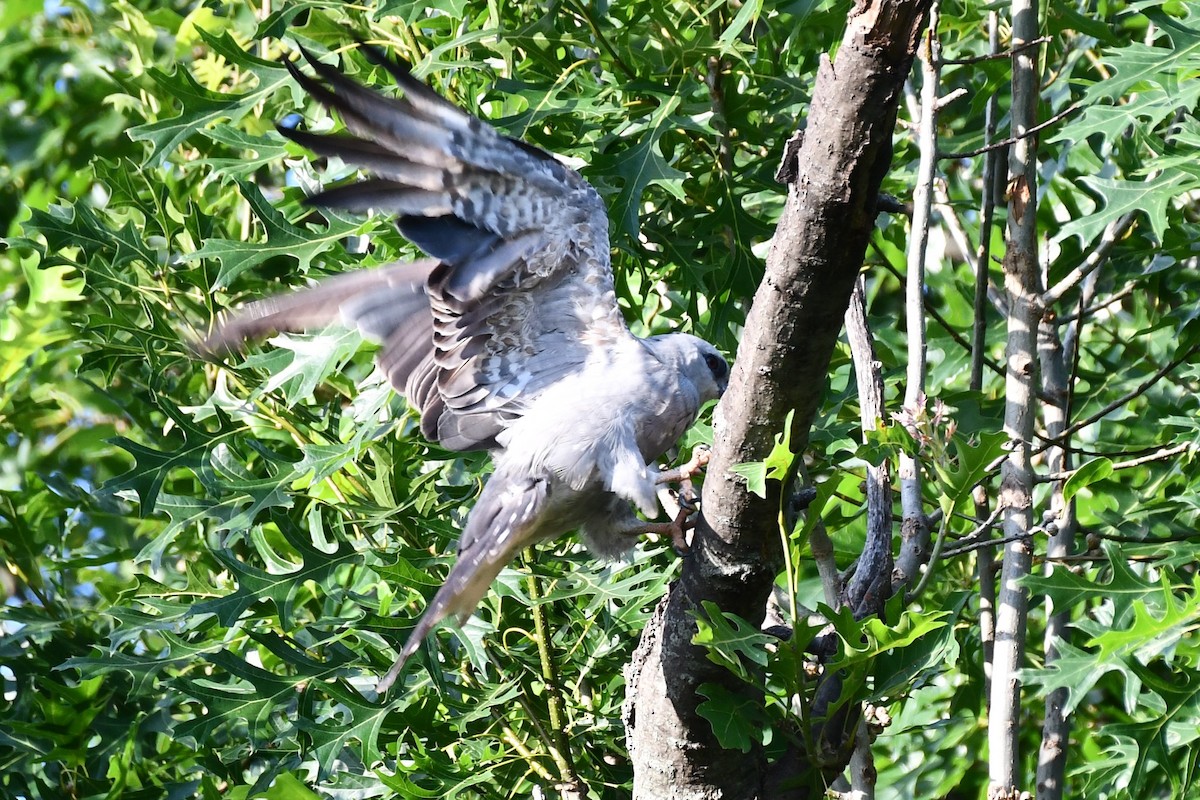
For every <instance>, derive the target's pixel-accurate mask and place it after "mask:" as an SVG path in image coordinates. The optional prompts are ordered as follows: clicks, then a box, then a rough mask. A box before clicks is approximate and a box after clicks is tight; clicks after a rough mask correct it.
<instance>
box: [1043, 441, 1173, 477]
mask: <svg viewBox="0 0 1200 800" xmlns="http://www.w3.org/2000/svg"><path fill="white" fill-rule="evenodd" d="M1192 446H1193V445H1192V443H1191V442H1184V443H1183V444H1177V445H1175V446H1174V447H1164V448H1163V449H1161V450H1155V451H1154V452H1153V453H1150V454H1148V455H1144V456H1142V457H1140V458H1131V459H1129V460H1128V461H1117V462H1116V463H1114V464H1113V465H1112V468H1113V471H1114V472H1117V471H1119V470H1123V469H1132V468H1133V467H1141V466H1144V465H1146V464H1152V463H1154V462H1155V461H1166V460H1167V459H1168V458H1174V457H1175V456H1177V455H1181V454H1183V453H1186V452H1187V451H1188V450H1190V449H1191V448H1192ZM1077 472H1079V470H1078V469H1069V470H1064V471H1062V472H1051V473H1049V474H1047V475H1041V476H1039V477H1038V482H1039V483H1053V482H1054V481H1065V480H1068V479H1070V477H1071V476H1072V475H1074V474H1075V473H1077Z"/></svg>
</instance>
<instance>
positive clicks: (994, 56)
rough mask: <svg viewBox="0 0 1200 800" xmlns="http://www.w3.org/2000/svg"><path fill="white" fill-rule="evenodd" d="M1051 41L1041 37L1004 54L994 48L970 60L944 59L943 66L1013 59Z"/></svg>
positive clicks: (1005, 51)
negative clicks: (1018, 54)
mask: <svg viewBox="0 0 1200 800" xmlns="http://www.w3.org/2000/svg"><path fill="white" fill-rule="evenodd" d="M1050 41H1053V40H1052V39H1051V38H1050V37H1049V36H1039V37H1038V38H1036V39H1034V40H1033V41H1032V42H1025V43H1024V44H1021V45H1017V46H1015V47H1013V48H1012V49H1011V50H1004V51H1003V52H1000V51H997V50H996V48H995V47H993V48H992V52H990V53H988V54H987V55H982V56H971V57H970V58H946V59H942V66H943V67H949V66H961V65H964V64H978V63H980V62H981V61H999V60H1000V59H1002V58H1012V56H1013V54H1014V53H1019V52H1021V51H1022V50H1025V49H1026V48H1029V47H1039V46H1041V45H1043V44H1046V43H1047V42H1050Z"/></svg>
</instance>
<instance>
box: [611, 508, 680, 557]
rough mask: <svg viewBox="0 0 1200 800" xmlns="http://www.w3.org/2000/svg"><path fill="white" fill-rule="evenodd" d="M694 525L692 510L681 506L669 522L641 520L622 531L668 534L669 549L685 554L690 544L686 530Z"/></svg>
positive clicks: (631, 534) (627, 534)
mask: <svg viewBox="0 0 1200 800" xmlns="http://www.w3.org/2000/svg"><path fill="white" fill-rule="evenodd" d="M694 527H696V518H695V517H693V516H692V512H691V511H689V510H688V509H686V508H681V509H680V510H679V513H678V514H676V515H675V519H673V520H671V521H670V522H643V523H642V524H640V525H636V526H634V527H632V528H630V529H628V530H625V531H622V533H623V534H625V535H626V536H642V535H644V534H647V533H652V534H654V535H655V536H669V537H670V538H671V549H673V550H674V551H675V553H676V554H677V555H680V556H686V555H687V554H688V550H690V549H691V548H690V546H689V545H688V541H687V532H688V531H690V530H691V529H692V528H694Z"/></svg>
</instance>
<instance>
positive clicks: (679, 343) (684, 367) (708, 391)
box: [646, 333, 729, 403]
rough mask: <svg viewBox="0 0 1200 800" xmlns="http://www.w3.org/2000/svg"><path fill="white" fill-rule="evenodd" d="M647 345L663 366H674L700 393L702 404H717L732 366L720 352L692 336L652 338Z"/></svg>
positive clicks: (675, 335)
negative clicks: (710, 401)
mask: <svg viewBox="0 0 1200 800" xmlns="http://www.w3.org/2000/svg"><path fill="white" fill-rule="evenodd" d="M646 343H647V344H648V345H649V346H650V348H651V349H652V350H654V354H655V355H656V356H658V358H659V360H660V361H662V362H663V363H664V364H671V365H673V366H675V368H676V369H678V370H679V371H680V372H681V373H683V375H684V376H685V377H687V379H688V380H690V381H691V382H692V384H693V385H695V387H696V388H697V389H698V390H699V392H700V401H701V402H702V403H703V402H708V401H709V400H716V399H717V398H718V397H720V396H721V395H722V394H724V393H725V388H726V387H727V386H728V385H729V362H728V361H726V360H725V357H724V356H722V355H721V353H720V351H718V350H717V348H715V347H713V346H712V345H711V344H709V343H708V342H706V341H704V340H703V339H701V338H700V337H698V336H692V335H691V334H690V333H667V334H663V335H662V336H651V337H650V338H649V339H647V340H646Z"/></svg>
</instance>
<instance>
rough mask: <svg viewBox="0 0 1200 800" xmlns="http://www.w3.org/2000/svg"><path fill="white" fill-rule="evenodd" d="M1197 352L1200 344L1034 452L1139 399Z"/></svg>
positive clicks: (1049, 437) (1049, 438) (1044, 448)
mask: <svg viewBox="0 0 1200 800" xmlns="http://www.w3.org/2000/svg"><path fill="white" fill-rule="evenodd" d="M1197 350H1200V344H1194V345H1192V346H1191V347H1189V348H1188V349H1187V350H1186V351H1184V352H1183V353H1182V354H1181V355H1179V356H1177V357H1176V358H1175V359H1173V360H1172V361H1171V362H1170V363H1168V364H1167V365H1166V366H1164V367H1162V368H1161V369H1159V370H1158V371H1157V372H1155V373H1154V374H1153V375H1151V376H1150V377H1149V378H1147V379H1146V380H1144V381H1142V382H1141V383H1140V384H1138V385H1137V387H1136V388H1135V389H1133V391H1131V392H1128V393H1126V394H1124V395H1122V396H1121V397H1118V398H1117V399H1116V400H1114V401H1112V402H1111V403H1109V404H1108V405H1106V406H1105V407H1104V408H1102V409H1100V410H1099V411H1097V412H1096V413H1094V414H1092V415H1091V416H1089V417H1087V418H1086V419H1082V420H1080V421H1079V422H1076V423H1074V424H1072V425H1071V426H1070V427H1069V428H1066V429H1065V430H1063V431H1062V433H1061V434H1059V436H1058V437H1051V436H1047V440H1048V441H1047V443H1046V444H1043V445H1042V446H1041V447H1039V448H1038V449H1037V450H1035V451H1034V452H1038V453H1040V452H1042V451H1044V450H1046V449H1047V448H1049V447H1052V446H1053V445H1055V444H1056V443H1057V440H1058V439H1065V438H1067V437H1069V436H1072V435H1074V434H1076V433H1078V432H1079V431H1081V430H1083V429H1084V428H1086V427H1088V426H1089V425H1092V424H1093V423H1096V422H1099V421H1100V420H1102V419H1104V418H1105V417H1107V416H1108V415H1109V414H1111V413H1112V412H1114V411H1116V410H1117V409H1118V408H1121V407H1122V406H1124V405H1127V404H1128V403H1129V402H1130V401H1132V400H1135V399H1137V398H1138V397H1141V396H1142V395H1143V394H1145V393H1146V392H1148V391H1149V390H1150V389H1151V388H1152V387H1153V386H1154V384H1156V383H1158V382H1159V381H1160V380H1162V379H1163V378H1164V377H1165V376H1166V375H1167V374H1169V373H1171V372H1173V371H1174V370H1175V369H1176V368H1178V367H1179V365H1180V364H1183V363H1185V362H1187V361H1188V360H1190V359H1191V357H1192V354H1193V353H1195V352H1196V351H1197Z"/></svg>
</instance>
